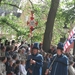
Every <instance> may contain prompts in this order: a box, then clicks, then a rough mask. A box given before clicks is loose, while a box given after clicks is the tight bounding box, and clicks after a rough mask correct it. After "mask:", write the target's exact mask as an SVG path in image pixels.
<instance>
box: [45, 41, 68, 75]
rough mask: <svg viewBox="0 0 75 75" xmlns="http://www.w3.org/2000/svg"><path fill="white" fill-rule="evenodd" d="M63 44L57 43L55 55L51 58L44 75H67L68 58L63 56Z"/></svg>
mask: <svg viewBox="0 0 75 75" xmlns="http://www.w3.org/2000/svg"><path fill="white" fill-rule="evenodd" d="M63 47H64V46H63V43H61V42H60V43H58V45H57V53H56V54H55V55H54V56H53V58H52V60H51V62H50V63H49V64H48V67H47V70H46V72H45V75H48V73H49V69H50V70H51V72H50V75H68V58H67V56H66V55H64V54H63V50H64V48H63Z"/></svg>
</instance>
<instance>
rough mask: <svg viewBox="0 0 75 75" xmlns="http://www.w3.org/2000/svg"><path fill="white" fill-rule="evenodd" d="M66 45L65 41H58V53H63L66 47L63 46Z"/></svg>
mask: <svg viewBox="0 0 75 75" xmlns="http://www.w3.org/2000/svg"><path fill="white" fill-rule="evenodd" d="M63 47H64V46H63V43H61V42H60V43H58V45H57V54H58V55H61V54H62V53H63V50H64V48H63Z"/></svg>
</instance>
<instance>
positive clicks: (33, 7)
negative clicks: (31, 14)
mask: <svg viewBox="0 0 75 75" xmlns="http://www.w3.org/2000/svg"><path fill="white" fill-rule="evenodd" d="M29 2H30V3H31V5H32V9H33V10H34V5H33V3H32V1H31V0H29Z"/></svg>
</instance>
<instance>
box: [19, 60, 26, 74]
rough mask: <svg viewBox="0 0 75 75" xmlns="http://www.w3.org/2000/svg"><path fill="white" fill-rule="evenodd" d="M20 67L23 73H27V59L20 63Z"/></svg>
mask: <svg viewBox="0 0 75 75" xmlns="http://www.w3.org/2000/svg"><path fill="white" fill-rule="evenodd" d="M19 68H20V73H21V75H27V71H26V69H25V61H24V60H22V61H21V64H20V67H19Z"/></svg>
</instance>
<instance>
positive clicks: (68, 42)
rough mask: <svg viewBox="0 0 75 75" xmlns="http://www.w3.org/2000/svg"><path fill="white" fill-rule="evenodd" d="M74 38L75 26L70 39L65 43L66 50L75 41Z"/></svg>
mask: <svg viewBox="0 0 75 75" xmlns="http://www.w3.org/2000/svg"><path fill="white" fill-rule="evenodd" d="M74 40H75V27H74V28H73V29H72V31H71V32H70V34H69V37H68V39H67V40H66V41H65V43H64V51H66V49H67V48H68V47H69V46H70V45H71V44H72V43H73V41H74Z"/></svg>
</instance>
